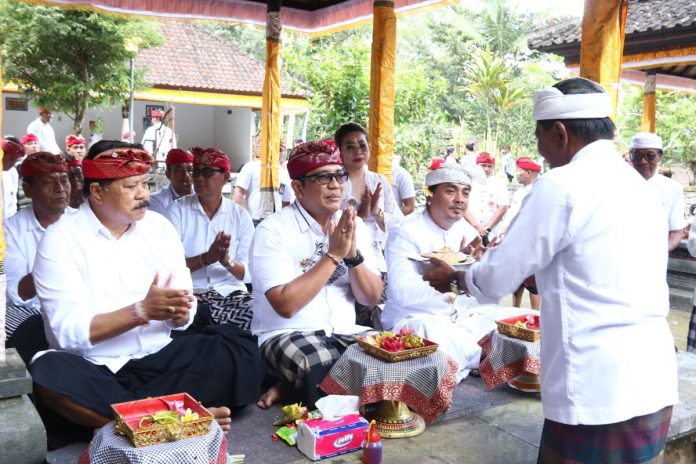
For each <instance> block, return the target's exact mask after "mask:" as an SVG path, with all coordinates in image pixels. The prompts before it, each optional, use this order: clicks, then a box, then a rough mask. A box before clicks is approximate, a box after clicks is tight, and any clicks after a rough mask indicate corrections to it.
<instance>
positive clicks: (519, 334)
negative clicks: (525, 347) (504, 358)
mask: <svg viewBox="0 0 696 464" xmlns="http://www.w3.org/2000/svg"><path fill="white" fill-rule="evenodd" d="M526 318H527V315H523V316H517V317H510V318H507V319H502V320H500V321H495V324H496V325H497V326H498V332H500V333H501V334H503V335H507V336H508V337H513V338H519V339H520V340H526V341H528V342H538V341H539V340H541V331H540V330H533V329H526V328H522V327H517V326H516V325H515V322H517V321H521V322H525V320H526ZM534 323H535V324H536V325H537V327H538V326H539V316H538V315H536V314H534Z"/></svg>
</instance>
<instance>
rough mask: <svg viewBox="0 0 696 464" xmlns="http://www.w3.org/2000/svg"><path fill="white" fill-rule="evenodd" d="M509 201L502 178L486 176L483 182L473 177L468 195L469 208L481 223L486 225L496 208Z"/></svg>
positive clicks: (505, 204)
mask: <svg viewBox="0 0 696 464" xmlns="http://www.w3.org/2000/svg"><path fill="white" fill-rule="evenodd" d="M509 201H510V196H509V194H508V189H507V185H506V184H505V181H503V180H502V179H499V178H497V177H493V176H492V175H491V176H490V177H487V178H486V181H485V182H484V183H482V182H478V181H477V180H476V179H474V181H473V185H472V186H471V194H470V196H469V209H470V210H471V212H472V214H473V215H474V217H475V218H476V219H477V220H478V221H479V223H481V225H484V226H485V225H487V224H488V222H489V221H490V220H491V217H493V214H494V213H495V212H496V211H497V210H498V208H500V207H501V206H503V205H504V206H507V205H508V202H509Z"/></svg>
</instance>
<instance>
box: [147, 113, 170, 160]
mask: <svg viewBox="0 0 696 464" xmlns="http://www.w3.org/2000/svg"><path fill="white" fill-rule="evenodd" d="M150 118H151V119H152V125H151V126H150V127H148V128H147V130H145V134H143V141H142V144H143V147H144V148H145V150H147V151H148V152H149V153H152V156H154V157H155V160H156V161H157V165H158V166H159V165H160V164H161V163H163V162H164V158H165V157H166V156H167V153H169V150H171V149H172V148H176V136H175V135H174V133H173V132H172V130H171V129H170V128H169V127H167V126H166V125H165V124H164V120H163V119H162V118H164V111H162V110H152V112H151V113H150Z"/></svg>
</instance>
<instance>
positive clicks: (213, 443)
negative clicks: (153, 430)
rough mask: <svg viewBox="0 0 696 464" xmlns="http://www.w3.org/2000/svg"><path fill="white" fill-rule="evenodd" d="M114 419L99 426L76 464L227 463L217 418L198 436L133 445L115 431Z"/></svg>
mask: <svg viewBox="0 0 696 464" xmlns="http://www.w3.org/2000/svg"><path fill="white" fill-rule="evenodd" d="M114 427H115V422H109V423H108V424H106V425H105V426H104V427H102V428H101V429H100V430H99V432H97V434H96V435H94V438H93V439H92V442H91V443H90V444H89V447H88V448H87V449H86V450H85V452H84V453H82V455H81V456H80V459H79V461H78V464H191V463H194V462H200V463H211V464H213V463H214V464H226V463H227V437H226V436H225V434H224V432H223V431H222V429H221V428H220V426H219V425H218V423H217V422H215V421H213V423H212V427H211V429H210V432H208V434H207V435H203V436H201V437H193V438H185V439H182V440H176V441H172V442H169V443H161V444H159V445H151V446H144V447H142V448H136V447H134V446H133V444H132V443H131V442H130V440H128V438H126V437H124V436H122V435H118V434H117V433H116V430H115V428H114Z"/></svg>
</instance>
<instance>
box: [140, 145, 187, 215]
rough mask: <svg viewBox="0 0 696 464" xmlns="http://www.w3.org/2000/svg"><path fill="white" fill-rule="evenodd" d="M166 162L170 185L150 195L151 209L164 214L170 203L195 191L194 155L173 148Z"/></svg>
mask: <svg viewBox="0 0 696 464" xmlns="http://www.w3.org/2000/svg"><path fill="white" fill-rule="evenodd" d="M164 163H165V164H166V166H167V168H166V170H165V171H164V175H166V176H167V179H169V185H168V186H166V187H162V188H161V189H159V190H158V191H156V192H155V193H153V194H152V195H150V210H152V211H156V212H158V213H160V214H164V212H165V211H167V208H169V205H171V204H172V202H174V200H176V199H177V198H179V197H184V196H186V195H190V194H191V193H193V179H192V178H191V172H192V171H193V155H192V154H191V152H189V151H185V150H181V149H180V148H172V149H171V150H169V153H167V158H166V159H165V161H164Z"/></svg>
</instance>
